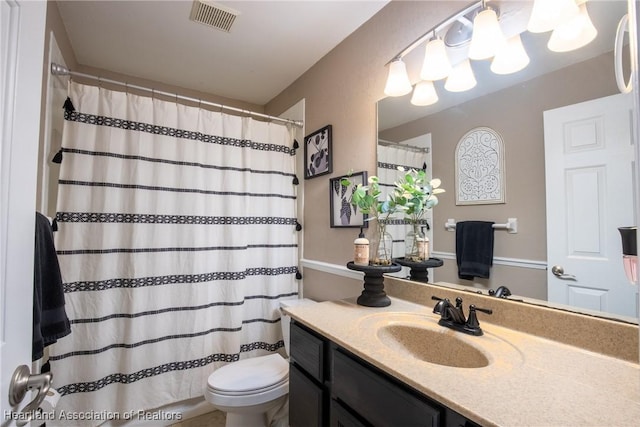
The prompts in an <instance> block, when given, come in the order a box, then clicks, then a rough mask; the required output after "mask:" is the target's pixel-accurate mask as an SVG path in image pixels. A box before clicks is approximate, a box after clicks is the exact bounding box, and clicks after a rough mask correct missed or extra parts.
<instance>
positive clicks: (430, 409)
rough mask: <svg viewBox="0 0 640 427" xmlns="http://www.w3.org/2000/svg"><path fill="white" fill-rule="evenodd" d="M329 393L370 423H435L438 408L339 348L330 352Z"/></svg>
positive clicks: (392, 425)
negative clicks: (331, 358) (330, 384)
mask: <svg viewBox="0 0 640 427" xmlns="http://www.w3.org/2000/svg"><path fill="white" fill-rule="evenodd" d="M332 357H333V376H332V377H333V380H332V394H333V396H334V397H335V398H336V399H338V400H340V401H342V402H343V403H344V404H345V405H347V406H348V407H350V408H351V409H353V410H354V411H355V412H356V413H358V414H360V415H361V416H362V417H363V418H365V419H366V420H367V421H368V422H370V423H371V424H373V425H374V426H391V427H395V426H400V425H401V426H417V425H420V426H432V427H438V426H439V425H440V421H441V418H442V415H443V414H442V408H439V407H437V406H433V405H430V404H429V403H427V402H425V401H424V400H422V399H420V398H418V397H417V396H415V395H414V394H413V393H411V392H410V391H408V390H405V389H403V388H401V387H400V386H399V385H398V384H395V383H394V382H392V381H390V380H389V379H387V378H385V377H383V376H382V375H380V374H378V373H377V372H374V371H373V370H371V369H368V368H367V367H365V366H364V365H362V364H360V362H357V361H355V360H354V359H352V358H351V356H349V355H347V354H345V353H343V352H342V351H341V350H340V349H335V350H333V352H332Z"/></svg>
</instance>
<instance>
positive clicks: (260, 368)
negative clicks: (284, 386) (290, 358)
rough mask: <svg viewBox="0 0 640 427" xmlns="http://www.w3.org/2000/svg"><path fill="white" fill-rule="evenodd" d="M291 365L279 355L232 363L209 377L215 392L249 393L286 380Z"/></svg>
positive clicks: (209, 383)
mask: <svg viewBox="0 0 640 427" xmlns="http://www.w3.org/2000/svg"><path fill="white" fill-rule="evenodd" d="M288 375H289V364H288V363H287V361H286V360H284V358H283V357H282V356H280V355H279V354H270V355H267V356H259V357H252V358H249V359H244V360H240V361H238V362H234V363H230V364H228V365H225V366H223V367H222V368H220V369H218V370H216V371H214V372H213V373H212V374H211V375H209V379H208V380H207V383H208V385H209V387H210V388H211V389H213V390H220V391H224V392H247V391H252V390H260V389H263V388H267V387H270V386H272V385H274V384H278V383H281V382H282V381H284V380H286V379H287V377H288Z"/></svg>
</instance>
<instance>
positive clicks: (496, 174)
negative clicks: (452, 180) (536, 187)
mask: <svg viewBox="0 0 640 427" xmlns="http://www.w3.org/2000/svg"><path fill="white" fill-rule="evenodd" d="M504 168H505V166H504V142H503V140H502V137H501V136H500V134H498V132H496V131H495V130H493V129H491V128H488V127H478V128H475V129H471V130H470V131H469V132H467V133H466V134H465V135H464V136H463V137H462V138H461V139H460V141H459V142H458V145H457V146H456V205H487V204H494V203H496V204H497V203H505V182H504V177H505V170H504Z"/></svg>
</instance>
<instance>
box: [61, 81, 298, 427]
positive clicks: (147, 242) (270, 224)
mask: <svg viewBox="0 0 640 427" xmlns="http://www.w3.org/2000/svg"><path fill="white" fill-rule="evenodd" d="M69 98H70V100H71V102H72V103H73V107H69V108H67V111H66V113H65V127H64V134H63V149H62V151H63V160H62V164H61V170H60V179H59V193H58V204H57V210H58V212H57V216H56V220H57V224H58V231H57V233H56V248H57V251H58V258H59V260H60V266H61V271H62V275H63V281H64V291H65V299H66V310H67V314H68V316H69V318H70V321H71V324H72V332H71V334H70V335H69V336H67V337H65V338H64V339H61V340H59V341H58V343H56V344H55V345H53V346H52V347H50V362H51V371H52V372H53V374H54V387H55V388H56V389H57V391H58V392H59V393H60V394H61V395H62V397H61V399H60V402H59V405H58V410H59V411H64V412H66V413H67V414H72V413H85V414H87V413H88V414H89V415H90V414H95V417H96V418H100V417H99V416H100V414H103V415H104V414H107V415H109V414H111V415H112V416H115V417H118V416H119V417H125V416H127V415H128V414H131V413H132V411H138V410H144V409H152V408H157V407H160V406H163V405H166V404H170V403H172V402H177V401H181V400H184V399H188V398H193V397H197V396H202V394H203V390H204V388H205V386H206V380H207V377H208V375H209V374H210V373H211V372H213V371H214V370H215V369H217V368H219V367H220V366H222V365H224V364H226V363H228V362H232V361H236V360H239V359H243V358H247V357H252V356H257V355H261V354H266V353H269V352H277V351H280V352H282V351H283V350H284V349H283V348H282V347H283V341H282V335H281V332H280V312H279V310H278V302H279V300H281V299H289V298H295V297H296V296H297V294H298V285H297V282H296V277H295V276H296V272H297V267H296V266H297V263H298V255H297V254H298V250H297V239H298V237H297V233H298V232H297V231H296V224H297V221H296V187H295V186H294V185H293V181H294V177H295V175H294V174H295V170H294V168H295V156H294V154H295V151H294V148H293V147H292V145H293V137H292V133H291V129H289V128H288V127H287V126H285V125H280V124H274V123H266V122H260V121H256V120H253V119H251V118H246V117H237V116H231V115H227V114H223V113H220V112H212V111H207V110H204V109H201V108H194V107H189V106H185V105H180V104H177V103H174V102H166V101H162V100H158V99H154V98H151V97H143V96H136V95H132V94H128V93H123V92H117V91H109V90H105V89H103V88H98V87H94V86H86V85H81V84H77V83H73V82H72V83H70V88H69ZM296 181H297V180H296ZM114 414H115V415H114ZM121 419H122V418H121ZM103 421H104V420H101V419H97V420H84V421H82V423H83V424H93V425H97V424H101V423H102V422H103ZM68 424H78V421H77V420H69V422H68Z"/></svg>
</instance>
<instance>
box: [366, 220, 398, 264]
mask: <svg viewBox="0 0 640 427" xmlns="http://www.w3.org/2000/svg"><path fill="white" fill-rule="evenodd" d="M376 222H377V224H376V227H375V228H374V233H373V236H371V239H369V249H370V251H369V257H370V263H371V265H391V264H392V260H393V253H392V248H393V237H391V234H389V233H388V232H387V224H386V223H385V222H384V221H376Z"/></svg>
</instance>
